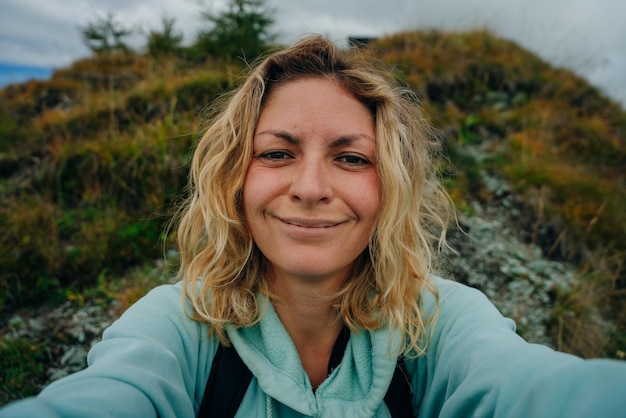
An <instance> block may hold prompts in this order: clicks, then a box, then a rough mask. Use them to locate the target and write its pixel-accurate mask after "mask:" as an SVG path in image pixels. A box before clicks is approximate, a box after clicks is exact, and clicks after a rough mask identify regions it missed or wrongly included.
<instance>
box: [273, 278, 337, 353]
mask: <svg viewBox="0 0 626 418" xmlns="http://www.w3.org/2000/svg"><path fill="white" fill-rule="evenodd" d="M271 290H272V293H274V294H275V295H276V296H278V300H276V301H275V302H274V308H275V310H276V313H277V314H278V316H279V318H280V319H281V321H282V322H283V325H284V326H285V328H286V329H287V331H288V332H289V334H290V335H291V337H292V338H293V339H294V340H296V339H304V340H309V339H310V340H313V341H315V340H316V339H317V338H319V337H320V336H321V335H324V334H326V333H328V332H329V330H335V329H338V330H341V328H342V323H341V320H340V318H339V316H338V313H337V310H336V309H335V308H334V307H333V305H334V303H335V299H334V297H333V295H334V294H335V292H336V291H337V290H338V286H333V285H331V286H328V285H327V284H324V283H314V282H309V281H306V280H281V279H279V278H276V277H275V279H274V280H273V281H272V286H271ZM333 334H334V333H333ZM335 337H336V335H335ZM333 342H334V339H333Z"/></svg>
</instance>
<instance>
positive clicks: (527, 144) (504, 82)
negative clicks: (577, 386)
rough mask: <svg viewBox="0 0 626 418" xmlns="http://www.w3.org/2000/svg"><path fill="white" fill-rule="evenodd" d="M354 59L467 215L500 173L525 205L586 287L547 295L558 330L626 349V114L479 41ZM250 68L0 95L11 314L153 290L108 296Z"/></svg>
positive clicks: (123, 75)
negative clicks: (408, 112)
mask: <svg viewBox="0 0 626 418" xmlns="http://www.w3.org/2000/svg"><path fill="white" fill-rule="evenodd" d="M363 53H365V54H371V55H372V58H373V59H379V60H382V61H384V62H385V63H386V64H388V65H390V66H392V67H393V68H394V71H395V74H396V76H397V77H398V79H400V80H401V81H402V82H404V83H406V84H407V85H409V86H410V87H411V88H412V89H414V90H415V91H416V92H417V93H418V94H419V96H420V97H421V98H422V99H423V101H424V105H425V107H426V109H427V112H428V113H429V114H430V115H431V117H432V120H433V123H434V124H435V125H436V126H437V127H439V128H440V129H441V132H442V135H443V139H444V140H445V141H446V146H447V149H448V153H449V155H450V164H449V165H447V166H445V167H442V168H441V169H442V172H443V173H444V175H445V178H446V181H447V185H448V188H449V190H450V193H451V195H452V197H453V199H454V200H455V202H456V204H457V206H458V207H459V209H460V210H461V211H469V212H471V210H472V202H473V201H476V200H478V201H481V202H489V201H490V199H492V196H490V193H491V192H489V191H488V189H487V188H486V187H485V186H484V184H483V178H484V177H483V174H484V173H495V174H497V175H500V176H502V177H503V178H505V179H506V180H507V181H508V182H509V183H510V184H511V185H512V187H513V190H515V193H517V194H519V196H520V197H521V198H522V199H523V202H524V205H525V208H524V214H525V224H524V230H525V231H526V236H527V239H528V241H529V242H532V243H536V244H539V245H540V246H541V247H542V248H543V250H544V253H545V254H548V255H549V256H550V257H552V258H555V259H559V260H566V261H569V262H572V263H576V265H577V266H578V267H579V269H580V275H581V278H582V280H581V285H580V286H579V287H577V288H576V289H575V290H572V291H569V292H568V293H567V294H557V295H555V298H556V299H557V306H558V307H559V308H558V309H555V321H561V322H562V323H563V322H564V323H565V324H566V327H565V330H564V331H563V328H562V327H561V331H560V332H565V333H566V334H568V335H569V336H570V337H571V338H585V336H584V335H582V336H581V335H580V334H579V333H577V331H576V327H578V326H579V325H580V323H581V322H584V321H585V320H586V316H587V315H588V314H589V312H590V311H591V310H593V311H599V312H600V313H601V315H602V316H603V318H605V319H606V320H608V321H610V322H611V323H613V324H614V325H615V327H614V330H613V331H612V332H611V335H610V336H609V343H607V346H606V349H605V352H604V353H601V354H602V355H608V356H615V353H617V352H619V350H623V349H624V347H625V346H626V336H625V334H626V316H625V314H626V303H625V294H626V273H625V272H624V267H623V265H622V264H623V260H624V255H625V254H626V212H625V211H624V209H623V208H624V207H626V187H625V185H626V178H625V177H626V172H625V171H624V167H626V113H625V112H624V110H623V109H622V108H620V107H619V106H618V105H617V104H616V103H615V102H612V101H611V100H609V99H607V98H606V97H605V96H603V95H602V94H601V93H600V92H599V91H598V90H597V89H595V88H594V87H592V86H590V85H589V84H588V83H587V82H585V81H584V80H582V79H581V78H579V77H577V76H575V75H574V74H573V73H571V72H570V71H567V70H565V69H558V68H553V67H551V66H550V65H548V64H546V63H545V62H543V61H541V60H540V59H539V58H537V57H536V56H534V55H532V54H531V53H529V52H527V51H525V50H523V49H521V48H520V47H518V46H517V45H515V44H514V43H512V42H509V41H506V40H503V39H499V38H497V37H495V36H493V35H491V34H490V33H488V32H483V31H478V32H469V33H443V32H436V31H429V32H409V33H401V34H397V35H393V36H389V37H386V38H384V39H379V40H377V41H375V42H373V43H372V44H371V45H369V46H368V47H367V49H365V50H364V52H363ZM242 68H243V64H241V65H239V64H233V65H231V66H229V67H228V68H224V66H223V65H220V64H218V63H217V62H212V61H211V60H208V61H207V62H203V63H201V64H200V63H193V62H189V61H186V60H184V59H181V58H176V57H169V58H168V57H160V58H158V59H156V58H152V57H148V56H143V55H135V54H126V55H124V54H121V55H112V56H103V57H99V58H91V59H85V60H81V61H78V62H75V63H74V64H73V65H72V66H70V67H69V68H65V69H61V70H58V71H56V72H55V73H54V75H53V76H52V78H51V79H50V80H49V81H33V82H28V83H24V84H18V85H12V86H9V87H7V88H5V89H3V90H2V91H0V230H1V231H2V233H0V309H1V310H2V312H3V316H4V315H8V314H9V313H10V312H12V311H14V310H16V309H18V308H20V307H24V306H33V305H37V304H41V303H51V304H58V303H60V302H63V301H67V300H68V299H75V300H80V301H81V302H83V301H84V300H85V299H86V298H87V299H88V298H99V300H101V301H102V300H105V301H106V300H107V298H108V299H109V300H110V298H127V299H129V300H128V301H127V303H131V302H132V300H134V298H136V297H138V296H140V295H141V294H142V292H143V291H144V290H145V288H146V287H149V286H150V284H149V283H148V284H146V283H141V284H140V285H139V284H137V283H135V282H133V281H128V280H127V281H125V282H124V285H123V286H119V285H118V286H117V287H116V285H114V284H113V283H115V282H116V279H117V278H122V277H128V272H129V271H130V270H131V269H133V268H140V269H141V266H142V265H145V264H147V263H150V262H152V261H153V260H154V259H156V258H159V257H162V254H163V250H164V248H165V249H167V248H171V247H172V243H171V237H170V236H169V235H168V234H167V233H166V232H165V230H164V226H165V225H166V223H167V220H168V219H169V216H170V214H171V213H172V211H173V209H174V208H175V206H176V202H177V200H178V199H179V198H180V196H181V195H182V194H183V193H184V188H185V185H186V181H187V180H186V177H187V162H188V160H189V156H190V153H191V149H192V147H193V144H194V141H195V139H196V137H197V134H198V130H199V129H198V122H199V121H200V120H201V115H202V110H203V108H204V107H205V106H206V105H208V104H210V102H211V101H212V100H213V99H215V98H216V97H217V96H218V95H220V94H221V93H223V92H224V91H226V90H228V89H229V88H231V86H233V85H234V84H236V83H237V82H238V74H240V72H241V70H242ZM133 287H135V288H137V289H138V290H136V291H130V290H129V288H133ZM129 295H131V296H129ZM0 342H1V341H0ZM5 345H6V342H5ZM0 346H1V344H0ZM18 351H19V350H18ZM26 351H28V350H26ZM20 352H22V351H20ZM578 354H581V353H578ZM582 354H583V355H584V354H585V353H582Z"/></svg>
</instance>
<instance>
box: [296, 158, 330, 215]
mask: <svg viewBox="0 0 626 418" xmlns="http://www.w3.org/2000/svg"><path fill="white" fill-rule="evenodd" d="M289 194H290V196H291V198H292V199H294V200H297V201H300V202H301V203H303V204H305V205H307V206H311V205H315V204H317V203H319V202H327V201H329V200H330V198H331V196H332V187H331V179H330V173H329V168H328V167H326V165H325V164H324V162H323V161H322V160H321V159H305V160H303V161H301V162H299V163H298V164H297V167H296V169H295V171H294V174H293V179H292V181H291V185H290V189H289Z"/></svg>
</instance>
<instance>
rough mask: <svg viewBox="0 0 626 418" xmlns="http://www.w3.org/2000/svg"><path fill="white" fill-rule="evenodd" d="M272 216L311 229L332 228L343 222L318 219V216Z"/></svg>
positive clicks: (286, 222) (288, 223)
mask: <svg viewBox="0 0 626 418" xmlns="http://www.w3.org/2000/svg"><path fill="white" fill-rule="evenodd" d="M274 218H276V219H278V220H279V221H281V222H283V223H285V224H287V225H291V226H296V227H301V228H312V229H323V228H332V227H334V226H337V225H340V224H342V223H343V222H341V221H335V220H330V219H318V218H300V217H281V216H275V215H274Z"/></svg>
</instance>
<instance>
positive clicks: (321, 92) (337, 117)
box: [257, 77, 374, 136]
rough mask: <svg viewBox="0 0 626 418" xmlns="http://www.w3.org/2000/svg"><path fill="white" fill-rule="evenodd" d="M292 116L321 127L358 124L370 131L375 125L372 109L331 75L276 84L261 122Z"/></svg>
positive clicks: (353, 125) (284, 120) (267, 101)
mask: <svg viewBox="0 0 626 418" xmlns="http://www.w3.org/2000/svg"><path fill="white" fill-rule="evenodd" d="M290 119H291V120H294V121H301V123H303V124H312V123H314V124H317V125H318V126H319V127H321V126H336V127H337V128H339V127H341V126H345V127H346V129H348V128H349V129H356V128H358V129H362V130H367V131H368V132H367V133H368V134H370V135H372V133H373V129H374V117H373V115H372V112H371V110H370V109H369V108H368V107H367V106H365V104H363V103H362V102H361V101H360V100H359V99H357V98H356V97H355V96H354V95H353V94H351V93H350V92H349V91H348V90H346V89H345V87H343V86H342V85H341V84H340V83H339V82H337V81H336V80H334V79H328V78H313V77H310V78H300V79H297V80H293V81H288V82H284V83H280V84H278V85H276V86H273V87H272V89H271V90H270V92H269V94H268V96H267V97H266V100H265V103H263V107H262V108H261V113H260V115H259V120H258V121H257V124H258V125H264V124H267V123H270V122H273V121H279V120H280V121H282V123H285V122H286V121H288V120H290ZM372 136H373V135H372Z"/></svg>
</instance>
